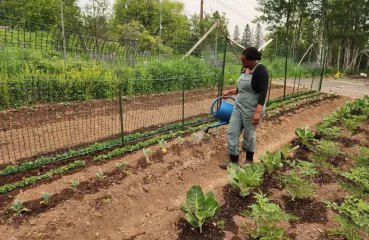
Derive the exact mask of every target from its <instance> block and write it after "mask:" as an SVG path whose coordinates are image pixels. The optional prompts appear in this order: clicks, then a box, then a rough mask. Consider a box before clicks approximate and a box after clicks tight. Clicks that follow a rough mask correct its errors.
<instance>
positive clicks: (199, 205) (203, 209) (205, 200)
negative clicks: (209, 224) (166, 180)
mask: <svg viewBox="0 0 369 240" xmlns="http://www.w3.org/2000/svg"><path fill="white" fill-rule="evenodd" d="M180 209H181V210H182V211H183V212H185V213H186V215H185V217H184V218H185V219H186V220H187V222H189V223H190V224H191V225H192V226H193V227H194V228H199V229H200V233H202V226H203V224H204V223H205V221H206V220H208V219H210V220H211V219H212V218H214V217H215V216H216V215H217V214H218V212H219V204H218V202H217V200H216V199H215V195H214V193H213V192H208V193H206V194H204V192H203V191H202V189H201V187H200V186H198V185H195V186H192V187H191V188H190V190H189V191H188V192H187V194H186V202H184V203H182V204H181V206H180Z"/></svg>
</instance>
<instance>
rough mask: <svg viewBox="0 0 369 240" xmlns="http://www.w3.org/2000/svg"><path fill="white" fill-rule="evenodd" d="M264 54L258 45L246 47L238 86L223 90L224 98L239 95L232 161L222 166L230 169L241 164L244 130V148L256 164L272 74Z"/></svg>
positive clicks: (231, 126)
mask: <svg viewBox="0 0 369 240" xmlns="http://www.w3.org/2000/svg"><path fill="white" fill-rule="evenodd" d="M261 55H262V54H261V53H260V52H259V51H258V50H257V49H256V48H254V47H248V48H246V49H245V50H244V51H243V52H242V54H241V62H242V66H243V68H242V70H241V76H240V77H239V78H238V81H237V89H234V90H228V91H225V92H224V93H223V98H225V99H226V98H228V96H229V95H230V94H238V95H237V98H236V103H235V106H234V108H233V112H232V116H231V119H230V121H229V126H228V131H227V137H228V152H229V160H228V161H227V162H225V163H223V164H220V165H219V166H220V167H221V168H223V169H227V165H228V164H229V163H236V164H237V163H238V158H239V138H240V135H241V133H242V130H244V135H243V151H245V152H246V162H245V163H252V162H253V158H254V152H255V144H256V132H255V131H256V127H257V125H258V124H259V123H260V121H261V119H262V117H263V115H264V113H265V99H266V96H267V92H268V83H269V76H268V70H267V68H266V67H265V66H264V65H262V64H260V63H258V62H257V61H258V60H261Z"/></svg>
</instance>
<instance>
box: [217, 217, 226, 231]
mask: <svg viewBox="0 0 369 240" xmlns="http://www.w3.org/2000/svg"><path fill="white" fill-rule="evenodd" d="M224 223H225V222H224V220H223V219H221V220H220V221H218V222H217V227H218V228H219V229H220V230H224Z"/></svg>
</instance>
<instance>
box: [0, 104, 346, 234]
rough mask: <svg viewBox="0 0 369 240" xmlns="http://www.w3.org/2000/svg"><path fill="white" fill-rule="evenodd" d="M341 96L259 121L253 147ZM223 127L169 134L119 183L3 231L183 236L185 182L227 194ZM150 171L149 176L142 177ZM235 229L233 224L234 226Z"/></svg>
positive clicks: (53, 186) (279, 137) (35, 193)
mask: <svg viewBox="0 0 369 240" xmlns="http://www.w3.org/2000/svg"><path fill="white" fill-rule="evenodd" d="M347 100H349V99H348V98H341V99H336V100H330V101H326V102H324V103H322V104H318V105H315V106H314V105H313V106H310V107H309V108H302V109H300V110H299V111H298V112H297V113H296V114H289V115H286V116H283V117H281V118H279V119H276V120H273V121H265V122H264V124H263V125H262V126H260V128H259V129H258V132H257V134H258V149H257V154H260V153H264V152H265V151H267V150H269V151H273V150H276V149H277V148H278V147H279V146H280V145H282V144H284V143H287V142H289V141H291V140H292V139H293V138H294V136H295V135H294V130H295V128H296V127H303V126H305V125H314V124H315V123H316V122H318V121H320V120H321V116H322V114H328V113H329V112H331V111H334V110H336V108H337V107H339V106H341V105H342V104H343V103H344V102H346V101H347ZM225 129H226V128H225V127H222V128H220V130H219V133H217V134H214V132H213V133H212V137H211V143H209V144H205V143H203V144H201V145H193V146H179V144H176V143H175V141H172V142H170V146H171V147H169V149H168V153H167V154H165V155H164V157H163V159H162V161H160V162H159V163H155V164H153V165H150V166H149V167H148V168H146V169H140V170H139V171H138V172H137V174H134V175H130V176H128V177H127V178H126V179H124V180H123V181H122V182H121V183H119V184H115V185H110V186H109V187H108V188H106V189H101V190H100V191H99V192H98V193H95V194H90V195H86V196H85V197H84V199H83V200H82V199H81V200H73V199H71V200H68V201H66V202H64V203H62V204H60V205H58V206H56V207H55V208H53V209H51V210H49V211H47V212H45V213H41V214H40V215H38V216H36V217H34V218H32V219H30V221H29V222H28V223H25V224H23V225H21V226H20V227H19V228H17V229H16V228H13V227H11V226H9V225H0V231H1V232H2V234H3V235H2V237H4V239H33V238H34V237H35V236H36V234H40V236H41V239H114V240H115V239H136V240H141V239H150V240H151V239H178V238H179V239H181V238H182V236H181V235H180V232H179V230H178V228H177V226H178V225H179V222H180V220H179V219H180V218H181V217H183V213H182V212H181V211H179V204H180V202H181V201H182V200H184V198H185V194H186V191H187V190H188V189H189V188H190V186H191V185H194V184H200V185H201V186H202V187H203V189H204V190H205V191H209V190H211V191H215V194H216V196H217V199H218V200H220V202H221V204H224V203H226V202H228V201H232V199H228V197H227V195H224V194H223V192H224V185H226V184H227V174H226V172H225V171H223V170H221V169H219V167H218V164H219V163H220V162H222V161H223V160H224V159H226V157H227V153H226V148H225V147H226V141H225V140H226V139H225ZM156 148H157V146H156ZM241 158H242V159H243V158H244V156H243V155H242V156H241ZM140 159H142V154H141V153H140V152H137V153H134V154H131V155H128V156H126V157H125V158H124V159H118V160H114V161H111V162H108V163H107V164H105V165H103V166H96V167H95V166H94V167H90V168H88V169H85V170H83V171H81V172H77V173H75V174H72V175H70V176H65V177H62V178H61V179H60V180H57V181H54V182H52V183H50V184H47V185H46V184H45V185H41V186H38V187H36V188H31V189H28V190H26V191H24V192H21V193H20V194H19V195H18V196H17V198H19V199H22V200H24V201H27V200H31V199H37V198H39V196H40V192H42V191H46V192H52V193H56V192H58V191H61V190H62V189H64V188H67V187H68V186H69V185H70V182H71V181H72V180H78V181H83V180H87V179H90V178H93V177H94V175H95V172H97V170H98V169H102V170H103V171H104V172H109V171H112V170H113V169H114V168H115V163H116V162H118V161H122V160H126V161H128V162H129V164H130V165H132V166H135V165H136V164H137V163H138V161H139V160H140ZM150 175H151V176H152V177H151V179H152V180H149V181H148V176H150ZM108 198H109V199H111V200H110V201H108V203H107V204H101V201H102V199H108ZM236 222H239V221H235V222H232V223H227V224H230V225H236ZM316 227H319V228H320V229H322V230H324V229H326V227H327V226H324V224H317V226H316ZM234 229H238V228H237V226H234ZM240 229H241V228H240ZM294 231H295V232H294V234H296V235H297V236H296V239H299V240H300V239H311V238H308V235H306V230H304V229H300V228H299V227H297V228H296V229H295V230H294ZM232 237H235V238H232ZM231 238H232V239H243V237H242V233H238V232H237V231H236V232H231V231H226V233H225V237H224V239H231Z"/></svg>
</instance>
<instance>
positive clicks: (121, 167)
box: [115, 161, 132, 175]
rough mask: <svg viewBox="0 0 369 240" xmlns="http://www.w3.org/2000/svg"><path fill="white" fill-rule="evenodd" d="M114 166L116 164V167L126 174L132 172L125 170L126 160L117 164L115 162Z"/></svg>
mask: <svg viewBox="0 0 369 240" xmlns="http://www.w3.org/2000/svg"><path fill="white" fill-rule="evenodd" d="M115 166H117V168H119V169H121V170H122V171H123V172H124V173H125V174H127V175H130V174H132V172H131V170H127V167H128V163H127V162H126V161H124V162H122V163H117V164H115Z"/></svg>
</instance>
